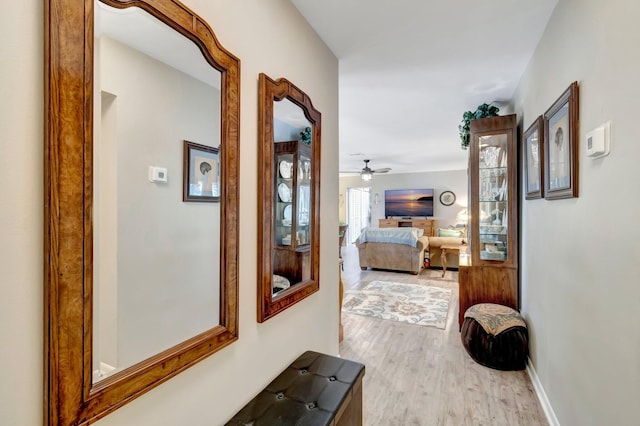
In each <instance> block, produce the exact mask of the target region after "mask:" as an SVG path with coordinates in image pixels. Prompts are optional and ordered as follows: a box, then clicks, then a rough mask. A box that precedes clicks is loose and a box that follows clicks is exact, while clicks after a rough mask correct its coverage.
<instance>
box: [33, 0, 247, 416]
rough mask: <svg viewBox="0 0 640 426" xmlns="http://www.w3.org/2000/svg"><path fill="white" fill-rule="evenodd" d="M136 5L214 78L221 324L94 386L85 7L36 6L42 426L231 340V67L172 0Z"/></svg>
mask: <svg viewBox="0 0 640 426" xmlns="http://www.w3.org/2000/svg"><path fill="white" fill-rule="evenodd" d="M102 1H104V3H106V4H108V5H110V6H113V7H117V8H127V7H132V6H137V7H140V8H142V9H144V10H146V11H147V12H149V13H150V14H152V15H153V16H155V17H156V18H158V19H160V20H161V21H162V22H164V23H165V24H167V25H168V26H170V27H171V28H173V29H175V30H176V31H178V32H180V33H181V34H183V35H185V36H186V37H187V38H189V39H190V40H192V41H193V42H194V43H195V44H196V45H197V46H198V47H199V48H200V50H201V51H202V53H203V55H204V57H205V58H206V60H207V61H208V62H209V63H210V64H211V65H212V66H213V67H214V68H215V69H217V70H218V71H220V72H221V73H222V79H221V90H222V102H221V103H222V105H221V111H222V123H221V141H222V147H223V149H222V150H221V153H220V155H221V159H220V160H221V180H222V181H223V182H224V184H223V185H222V187H221V198H222V199H223V200H224V207H223V209H222V211H221V224H222V226H221V275H220V277H221V279H220V282H221V306H220V325H219V326H216V327H214V328H213V329H211V330H208V331H206V332H204V333H202V334H200V335H197V336H194V337H193V338H191V339H189V340H187V341H185V342H182V343H181V344H178V345H176V346H175V347H173V348H170V349H168V350H166V351H163V352H161V353H159V354H157V355H155V356H153V357H151V358H149V359H147V360H144V361H142V362H140V363H138V364H136V365H134V366H132V367H130V368H127V369H126V370H124V371H122V372H119V373H117V374H114V375H113V376H112V377H110V378H108V379H106V380H103V381H100V382H99V383H98V384H96V385H93V384H92V382H91V380H92V379H91V377H92V375H91V360H92V347H91V341H92V303H93V302H92V301H93V288H92V276H93V247H92V241H93V230H92V228H93V218H92V191H93V170H92V164H93V152H92V145H93V93H92V90H93V48H94V46H93V12H94V10H93V8H94V6H93V1H92V0H85V1H78V0H47V1H45V25H44V28H45V72H44V75H45V90H44V91H45V123H46V129H45V148H44V149H45V164H44V169H45V173H44V175H45V178H44V179H45V200H44V202H45V206H44V213H45V218H44V220H45V223H44V228H45V229H44V241H45V253H44V262H45V264H44V286H45V298H44V299H45V306H44V312H45V337H44V351H45V353H44V361H45V366H44V371H45V377H44V380H45V398H44V403H45V406H44V423H45V424H47V425H71V424H73V425H77V424H89V423H92V422H94V421H96V420H97V419H99V418H101V417H103V416H105V415H106V414H108V413H110V412H112V411H114V410H116V409H117V408H119V407H120V406H122V405H124V404H126V403H127V402H129V401H131V400H133V399H134V398H136V397H138V396H140V395H142V394H143V393H145V392H147V391H149V390H150V389H152V388H153V387H155V386H158V385H159V384H160V383H162V382H164V381H166V380H168V379H169V378H171V377H173V376H175V375H176V374H178V373H180V372H181V371H183V370H184V369H186V368H188V367H190V366H192V365H194V364H195V363H197V362H198V361H200V360H202V359H204V358H205V357H207V356H209V355H211V354H213V353H214V352H216V351H218V350H220V349H222V348H223V347H225V346H227V345H229V344H230V343H232V342H234V341H235V340H237V339H238V233H239V223H238V208H239V194H238V178H239V116H240V115H239V111H240V100H239V93H240V61H239V60H238V59H237V58H236V57H235V56H233V55H231V54H230V53H229V52H228V51H226V50H224V49H223V48H222V46H221V45H220V44H219V42H218V41H217V39H216V37H215V35H214V33H213V31H212V30H211V28H210V27H209V26H208V24H207V23H206V22H205V21H204V20H202V19H201V18H200V17H198V16H197V15H196V14H195V13H193V12H192V11H191V10H189V9H188V8H186V7H185V6H184V5H182V4H181V3H180V2H178V1H177V0H135V1H134V0H131V1H127V0H121V1H120V0H102Z"/></svg>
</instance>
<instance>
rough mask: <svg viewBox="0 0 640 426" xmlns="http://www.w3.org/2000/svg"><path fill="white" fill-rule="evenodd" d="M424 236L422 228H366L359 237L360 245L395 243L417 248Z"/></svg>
mask: <svg viewBox="0 0 640 426" xmlns="http://www.w3.org/2000/svg"><path fill="white" fill-rule="evenodd" d="M423 235H424V229H422V228H407V227H402V228H364V229H363V230H362V233H361V234H360V236H359V237H358V241H359V242H360V243H367V242H371V243H395V244H407V245H410V246H413V247H416V244H417V242H418V240H419V239H420V238H421V237H422V236H423Z"/></svg>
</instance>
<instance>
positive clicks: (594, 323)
mask: <svg viewBox="0 0 640 426" xmlns="http://www.w3.org/2000/svg"><path fill="white" fill-rule="evenodd" d="M184 3H185V4H187V5H188V6H189V7H191V8H192V9H193V10H194V11H196V12H197V13H198V14H200V15H201V16H203V17H204V19H206V21H207V22H209V24H210V25H211V27H212V28H213V30H214V31H215V33H216V36H217V37H218V38H219V40H220V41H221V43H222V44H223V45H224V46H225V47H226V48H227V49H229V50H230V51H232V52H233V53H234V54H236V55H237V56H238V57H239V58H241V60H242V68H241V69H242V74H241V78H240V79H241V88H242V91H241V99H242V101H241V103H240V104H241V109H240V123H241V124H240V135H241V136H240V145H241V155H240V170H241V171H240V179H239V188H238V191H239V194H240V205H241V206H242V209H241V212H240V214H239V224H238V239H239V245H240V247H241V256H240V257H241V261H240V266H241V267H240V268H239V271H238V275H239V278H238V293H239V312H240V315H239V324H240V334H239V336H240V338H239V340H238V341H237V342H235V343H234V344H232V345H230V346H228V347H226V348H225V349H223V350H221V351H220V352H218V353H216V354H215V355H214V356H211V357H208V358H206V359H204V360H203V361H201V362H199V363H198V364H196V365H195V366H193V367H192V368H189V369H187V370H185V371H184V372H182V373H181V374H179V375H177V376H176V377H175V378H173V379H171V380H168V381H167V382H165V383H163V384H161V385H160V386H158V387H157V388H154V389H153V390H152V391H150V392H148V393H146V394H144V395H143V396H141V397H139V398H137V399H135V400H133V401H132V402H130V403H129V404H127V405H126V406H124V407H122V408H121V409H118V410H116V411H114V412H112V413H110V414H109V415H108V416H106V417H104V418H103V419H101V420H99V421H98V422H97V423H96V424H100V425H123V424H136V425H151V424H153V425H163V424H164V425H174V424H184V423H189V424H222V423H224V421H226V420H227V419H229V418H230V417H231V416H232V415H233V413H234V412H236V411H237V410H238V409H239V408H240V407H242V406H243V405H244V404H245V403H246V402H247V401H248V400H249V399H250V398H252V397H253V396H254V395H255V394H256V393H257V392H258V391H259V390H260V389H261V388H262V387H264V385H265V384H267V383H269V381H270V380H271V379H272V378H273V377H275V376H276V375H277V374H278V372H279V371H281V370H282V369H283V367H284V366H286V365H288V364H289V363H290V362H291V360H292V359H295V357H297V356H298V355H299V354H300V353H302V352H304V351H305V350H308V349H310V348H311V349H315V350H319V351H322V352H326V353H330V354H337V353H338V347H339V346H338V342H337V340H338V339H337V337H338V331H337V326H338V320H337V317H338V307H337V304H336V300H337V298H338V286H337V282H338V270H337V269H338V268H337V267H336V261H335V259H336V258H337V257H338V247H337V242H336V240H337V238H336V236H335V232H329V230H335V229H338V222H339V220H340V218H339V217H338V215H337V214H336V212H338V211H339V209H340V199H339V197H338V196H337V194H339V193H344V190H345V189H346V187H347V186H348V184H345V185H344V186H342V185H341V183H340V182H339V177H338V171H339V166H338V163H339V154H338V152H339V148H338V145H339V140H340V138H339V119H338V109H339V81H338V80H339V78H338V75H339V61H338V59H337V58H336V57H335V55H334V54H333V53H332V52H331V51H330V49H329V48H328V47H327V46H326V44H325V43H323V41H322V40H321V39H320V38H319V37H318V36H317V34H316V33H315V31H314V30H313V29H312V28H311V27H310V26H309V24H308V23H307V22H306V20H305V19H304V18H303V17H302V15H301V14H300V13H299V12H298V10H297V9H296V8H295V7H294V6H293V5H292V4H291V3H290V2H289V1H284V0H273V1H268V2H264V1H249V2H228V1H220V0H212V1H207V2H201V1H195V0H189V1H185V2H184ZM3 8H4V10H5V13H3V25H2V30H1V31H2V34H3V36H4V37H3V40H4V41H3V44H2V50H3V55H2V58H3V59H2V61H3V65H2V67H0V70H1V71H0V73H1V74H2V77H3V78H2V81H3V86H2V92H3V94H4V95H5V96H4V97H3V98H4V99H5V101H4V102H3V104H2V112H3V114H2V115H3V117H4V120H3V122H2V124H1V127H2V130H3V131H2V134H3V135H4V138H3V140H2V141H1V142H0V147H1V151H2V158H3V160H4V161H3V167H2V171H1V172H0V173H1V176H2V180H3V181H4V182H6V183H7V184H6V185H4V187H3V195H4V197H3V208H2V213H1V214H0V215H1V217H2V220H1V221H0V230H1V231H0V234H1V235H2V240H3V244H2V246H1V247H2V249H1V250H2V256H0V258H1V259H2V261H1V262H2V269H3V276H2V282H3V284H4V285H3V291H4V294H3V296H4V297H3V300H4V303H3V309H2V314H1V315H0V316H1V318H2V319H1V321H0V324H1V325H0V330H1V332H0V335H2V337H3V342H4V347H5V348H6V350H5V351H3V353H2V355H0V359H1V360H2V363H3V367H2V370H1V371H2V373H1V376H2V383H3V384H2V386H1V387H0V418H2V419H3V422H4V423H6V424H12V425H13V424H15V425H38V424H42V422H43V420H42V419H43V408H42V407H43V396H44V389H43V376H44V374H45V372H44V371H43V370H44V367H43V365H44V358H45V348H44V343H43V340H44V339H43V335H44V334H45V330H44V326H43V316H44V314H43V304H44V289H43V267H42V265H43V264H44V263H45V262H44V260H45V259H44V256H43V247H44V246H45V244H46V240H45V238H44V237H43V222H44V212H43V209H42V205H43V199H44V194H45V189H44V188H45V183H44V179H43V176H44V172H43V170H42V164H43V162H44V157H45V152H44V150H43V138H44V136H43V134H44V129H46V127H47V126H46V123H45V118H44V113H43V99H44V97H45V93H44V89H43V73H44V71H43V57H44V42H43V40H44V38H45V37H44V29H43V20H44V15H45V8H44V7H43V2H41V1H40V0H26V1H21V2H10V3H7V4H5V5H3ZM638 16H640V4H638V3H637V2H630V1H626V0H612V1H608V2H602V1H598V0H559V2H558V4H557V6H556V8H555V10H554V11H553V14H552V15H551V18H550V20H549V22H548V23H547V25H546V29H545V31H544V34H543V36H542V38H541V40H540V43H539V44H538V47H537V48H536V50H535V52H534V54H533V56H532V58H531V60H530V62H529V64H528V65H527V67H526V71H525V73H524V74H523V75H522V77H521V79H520V81H519V83H518V85H517V89H516V91H515V93H514V95H513V98H512V102H511V103H512V108H513V111H514V112H515V113H516V114H517V115H518V119H519V121H520V125H521V129H526V128H527V127H528V126H529V125H530V124H531V123H532V122H533V121H534V119H535V118H536V117H538V116H539V115H541V114H543V113H544V112H545V111H546V110H547V108H548V107H549V106H550V105H551V104H552V103H553V102H554V101H555V100H556V99H557V97H558V96H559V95H560V94H561V93H562V92H563V91H564V90H565V89H566V88H567V86H568V85H569V84H570V83H571V82H573V81H578V82H579V84H580V120H579V121H580V123H579V138H578V140H579V145H580V149H579V151H578V152H579V161H578V164H579V183H580V187H579V194H578V197H575V198H570V199H564V200H545V199H537V200H522V209H521V217H520V218H519V221H520V235H521V238H522V239H521V243H520V247H521V249H522V261H521V263H520V266H521V271H522V280H521V288H522V289H521V292H522V313H523V315H524V317H525V319H526V320H527V323H528V326H529V331H530V349H531V354H530V359H531V362H532V365H533V366H534V368H535V369H536V371H537V375H538V377H539V379H540V383H541V386H542V388H543V389H544V392H545V393H546V396H547V399H548V401H549V403H550V406H551V408H552V410H553V413H554V415H555V417H556V418H557V424H562V425H601V424H616V425H633V424H636V423H637V419H638V418H640V405H638V404H637V401H638V400H640V365H639V364H638V359H640V338H639V337H638V336H639V335H638V324H640V305H639V303H640V302H639V301H640V287H638V286H637V284H636V282H637V275H638V274H637V272H636V271H635V269H634V268H633V265H634V262H636V261H637V260H638V259H640V248H639V247H638V244H637V241H638V238H639V237H640V230H639V228H638V226H637V225H636V224H635V220H636V219H637V217H638V213H640V199H639V198H638V197H635V196H634V195H631V196H630V195H629V194H634V192H633V191H634V189H633V187H632V182H634V181H635V180H636V179H637V178H638V177H639V174H640V169H639V168H638V167H637V165H636V163H635V161H636V159H638V158H640V146H639V145H638V144H637V143H633V140H635V133H636V132H635V124H636V122H637V119H636V117H635V109H634V107H633V105H635V103H636V102H637V98H638V96H637V92H638V90H637V89H636V88H635V86H633V84H634V83H633V82H634V81H635V80H636V76H637V75H638V74H640V57H639V55H640V51H639V50H638V46H639V45H640V30H639V29H638V28H637V18H638ZM283 23H287V25H283ZM464 24H467V23H460V22H452V23H451V25H452V26H456V25H464ZM522 31H526V28H523V29H522ZM506 37H508V35H506ZM443 43H444V44H445V45H446V40H443ZM477 43H480V41H478V42H477ZM482 43H490V41H482ZM473 48H476V47H475V45H474V46H473ZM291 52H295V54H292V53H291ZM309 64H314V66H309ZM261 72H265V73H267V74H269V75H271V76H273V77H286V78H288V79H289V80H291V81H293V82H295V83H296V84H297V85H299V86H300V87H302V88H304V90H305V91H306V92H307V93H309V95H310V96H311V98H312V99H313V101H314V106H316V107H317V108H318V109H319V110H320V111H321V112H322V114H323V115H322V119H323V122H322V141H323V146H322V170H321V180H322V186H321V192H320V198H321V210H320V217H321V221H322V224H321V229H322V235H321V237H320V246H321V248H320V263H321V265H320V272H321V274H320V275H321V283H320V291H318V292H317V293H315V294H314V295H312V296H311V297H309V298H307V299H305V300H304V301H302V302H301V303H298V304H297V305H295V306H293V307H292V308H290V309H288V310H287V311H286V312H284V313H282V314H280V315H278V316H276V317H274V318H273V319H270V320H269V321H267V322H265V323H262V324H258V323H257V321H256V277H257V275H258V273H257V269H258V267H257V263H258V262H257V261H256V259H257V258H258V251H257V247H256V246H257V238H256V235H258V234H259V233H261V231H262V230H261V229H259V225H258V224H257V223H256V222H257V221H256V212H257V211H258V209H259V208H260V206H259V203H258V200H257V196H256V194H257V192H258V187H259V182H260V179H261V176H259V174H258V171H257V158H258V124H257V121H258V119H257V104H258V87H257V78H258V77H257V76H258V75H259V74H260V73H261ZM461 113H462V111H460V112H459V114H461ZM606 121H611V123H612V149H611V153H610V154H609V155H608V156H607V157H604V158H601V159H595V160H594V159H591V158H589V157H587V156H586V153H585V149H584V144H585V136H586V133H587V132H589V131H590V130H592V129H594V128H596V127H597V126H599V125H600V124H602V123H604V122H606ZM452 124H453V125H454V126H455V125H457V122H456V123H452ZM450 143H451V144H456V143H457V141H455V140H451V141H450ZM372 166H373V167H374V168H377V167H385V165H384V164H382V163H380V164H372ZM439 173H440V172H434V175H433V176H431V175H430V176H428V179H427V178H425V179H424V180H422V179H420V182H419V184H416V183H415V181H414V180H413V178H412V179H411V180H406V181H397V182H393V183H390V184H389V185H388V186H387V185H386V184H384V185H382V184H381V186H376V185H378V183H376V179H377V177H374V180H373V182H372V185H373V186H372V191H371V192H372V194H373V195H375V194H376V193H378V194H379V196H380V197H382V196H383V193H384V190H385V189H403V188H409V187H417V188H434V189H435V190H436V194H439V193H440V192H441V191H443V190H451V191H453V192H454V193H455V194H456V197H457V198H458V199H463V197H464V194H465V192H466V171H462V170H457V171H455V172H453V173H454V175H455V176H457V177H456V178H455V179H453V178H451V180H449V176H448V175H447V173H448V172H443V175H442V176H441V175H440V174H439ZM145 178H146V177H145ZM418 178H419V176H418ZM354 179H357V178H354ZM393 179H402V176H401V175H397V176H396V177H394V178H393ZM436 202H437V201H436ZM378 206H379V207H376V205H375V204H374V206H373V210H372V212H375V214H376V215H380V214H381V210H379V209H381V208H382V207H380V206H381V204H379V205H378ZM454 206H455V204H454V205H453V206H449V207H448V208H447V209H443V210H440V207H437V209H436V212H435V214H436V215H447V216H446V220H445V221H446V222H447V223H445V224H446V225H448V224H450V223H451V222H452V221H453V218H454V216H455V213H457V212H456V211H455V208H457V207H455V208H454ZM377 209H378V210H377ZM378 217H380V216H378ZM325 231H326V232H325ZM451 368H455V366H452V367H451ZM367 374H374V372H373V371H367ZM365 392H366V389H365ZM460 392H465V389H464V388H461V389H460ZM459 424H464V421H461V423H459Z"/></svg>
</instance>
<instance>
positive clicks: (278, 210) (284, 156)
mask: <svg viewBox="0 0 640 426" xmlns="http://www.w3.org/2000/svg"><path fill="white" fill-rule="evenodd" d="M276 164H277V165H278V166H277V169H276V188H275V189H276V190H275V191H274V196H275V200H274V201H275V202H274V203H273V205H274V208H275V211H274V215H275V225H276V238H275V243H276V245H280V246H290V245H291V241H292V240H291V232H292V231H291V223H292V220H293V203H292V200H293V190H294V187H293V173H294V168H293V166H294V156H293V153H292V152H290V153H281V154H276Z"/></svg>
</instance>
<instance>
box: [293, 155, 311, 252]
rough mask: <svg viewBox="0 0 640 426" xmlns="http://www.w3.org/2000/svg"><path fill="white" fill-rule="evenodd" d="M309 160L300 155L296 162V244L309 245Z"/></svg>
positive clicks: (307, 157) (305, 156) (306, 156)
mask: <svg viewBox="0 0 640 426" xmlns="http://www.w3.org/2000/svg"><path fill="white" fill-rule="evenodd" d="M310 168H311V159H310V158H309V156H308V155H302V154H301V155H300V158H299V160H298V176H297V183H298V205H297V211H296V231H297V232H296V244H297V245H298V246H302V245H307V244H309V239H310V238H309V237H310V235H309V212H310V210H311V176H310V173H309V171H310Z"/></svg>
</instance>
